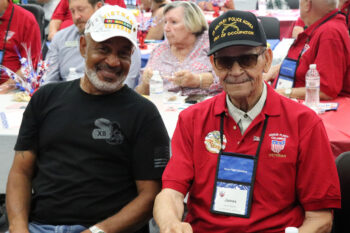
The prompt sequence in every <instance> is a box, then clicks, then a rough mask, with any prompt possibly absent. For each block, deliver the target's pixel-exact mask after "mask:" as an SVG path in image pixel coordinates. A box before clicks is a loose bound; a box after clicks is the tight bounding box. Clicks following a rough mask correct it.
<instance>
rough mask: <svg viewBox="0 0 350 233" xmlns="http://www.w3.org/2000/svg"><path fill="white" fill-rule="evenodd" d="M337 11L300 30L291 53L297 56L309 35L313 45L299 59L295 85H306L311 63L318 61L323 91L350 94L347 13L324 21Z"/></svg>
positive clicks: (331, 95) (310, 42)
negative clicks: (302, 30)
mask: <svg viewBox="0 0 350 233" xmlns="http://www.w3.org/2000/svg"><path fill="white" fill-rule="evenodd" d="M337 11H338V10H334V11H332V12H330V13H329V14H327V15H326V16H324V17H323V18H322V19H320V20H318V21H317V22H315V23H314V24H312V25H311V26H309V27H308V28H307V29H306V30H305V31H304V32H302V33H300V34H299V35H298V37H297V39H296V41H295V42H294V44H293V45H292V46H291V48H290V49H289V52H288V57H289V58H292V59H295V60H297V59H298V56H299V54H300V53H301V51H302V50H303V48H304V46H305V44H306V41H307V39H309V43H308V45H309V48H307V49H306V51H305V52H304V53H303V54H302V56H301V58H300V60H299V65H298V68H297V71H296V77H295V83H294V87H305V74H306V72H307V71H308V69H309V65H310V64H316V65H317V70H318V72H319V73H320V77H321V87H320V89H321V91H322V92H324V93H325V94H327V95H328V96H330V97H332V98H336V97H337V96H338V95H339V96H350V39H349V33H348V28H347V25H346V21H345V17H344V15H341V14H337V15H336V16H334V17H333V18H331V19H330V20H328V21H326V22H324V21H325V19H327V18H329V17H330V16H332V15H334V14H335V13H336V12H337ZM323 22H324V23H323ZM275 83H276V82H275Z"/></svg>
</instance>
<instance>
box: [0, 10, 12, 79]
mask: <svg viewBox="0 0 350 233" xmlns="http://www.w3.org/2000/svg"><path fill="white" fill-rule="evenodd" d="M14 11H15V7H14V6H12V10H11V16H10V19H9V22H8V24H7V29H6V34H5V38H4V46H3V48H2V51H3V54H2V58H3V59H2V60H1V65H2V61H3V60H4V57H5V51H6V47H5V46H6V42H7V35H8V32H9V30H10V25H11V21H12V16H13V12H14ZM0 77H1V74H0Z"/></svg>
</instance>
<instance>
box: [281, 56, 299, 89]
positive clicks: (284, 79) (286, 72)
mask: <svg viewBox="0 0 350 233" xmlns="http://www.w3.org/2000/svg"><path fill="white" fill-rule="evenodd" d="M297 67H298V61H297V60H293V59H289V58H285V59H284V60H283V62H282V65H281V68H280V72H279V74H278V79H277V84H276V89H279V88H292V87H293V86H294V79H295V72H296V70H297Z"/></svg>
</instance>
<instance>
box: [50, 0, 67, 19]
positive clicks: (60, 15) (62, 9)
mask: <svg viewBox="0 0 350 233" xmlns="http://www.w3.org/2000/svg"><path fill="white" fill-rule="evenodd" d="M67 11H69V5H68V0H61V1H60V2H59V3H58V5H57V6H56V9H55V11H54V12H53V13H52V17H51V19H60V20H62V21H63V20H64V19H65V17H66V14H67Z"/></svg>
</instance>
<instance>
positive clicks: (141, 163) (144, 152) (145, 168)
mask: <svg viewBox="0 0 350 233" xmlns="http://www.w3.org/2000/svg"><path fill="white" fill-rule="evenodd" d="M143 111H144V112H145V114H146V116H145V118H144V119H145V120H141V119H140V121H139V122H135V125H137V124H142V125H140V126H139V132H138V134H137V136H136V138H135V140H133V141H132V142H131V143H132V144H133V150H132V171H133V175H134V178H135V180H152V179H159V180H160V179H161V177H162V174H163V171H164V168H165V166H166V164H167V163H168V160H169V153H170V152H169V143H170V142H169V136H168V133H167V131H166V128H165V125H164V123H163V120H162V118H161V116H160V114H159V113H158V110H157V108H156V107H155V106H154V105H153V104H150V105H148V106H147V105H144V106H143Z"/></svg>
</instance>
